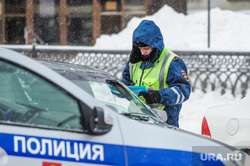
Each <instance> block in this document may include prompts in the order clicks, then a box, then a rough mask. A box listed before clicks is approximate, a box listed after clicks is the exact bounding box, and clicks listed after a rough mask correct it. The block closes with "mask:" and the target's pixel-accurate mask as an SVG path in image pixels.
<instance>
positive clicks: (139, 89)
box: [128, 86, 148, 95]
mask: <svg viewBox="0 0 250 166" xmlns="http://www.w3.org/2000/svg"><path fill="white" fill-rule="evenodd" d="M128 87H129V89H131V90H132V91H133V92H134V93H135V94H136V95H138V94H139V93H140V92H148V90H147V88H146V87H145V86H128Z"/></svg>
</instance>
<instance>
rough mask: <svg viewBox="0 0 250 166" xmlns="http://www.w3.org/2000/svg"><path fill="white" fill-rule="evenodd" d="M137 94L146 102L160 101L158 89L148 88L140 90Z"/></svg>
mask: <svg viewBox="0 0 250 166" xmlns="http://www.w3.org/2000/svg"><path fill="white" fill-rule="evenodd" d="M138 96H139V97H140V96H142V97H143V98H145V100H146V103H147V104H153V103H160V102H161V95H160V93H159V91H155V90H149V91H148V92H140V93H139V94H138Z"/></svg>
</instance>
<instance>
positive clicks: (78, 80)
mask: <svg viewBox="0 0 250 166" xmlns="http://www.w3.org/2000/svg"><path fill="white" fill-rule="evenodd" d="M53 66H54V65H53ZM50 67H51V66H50ZM51 68H52V69H53V70H55V71H56V72H58V73H60V74H61V75H63V76H64V77H66V78H68V79H69V80H71V81H72V82H74V83H75V84H76V85H78V86H80V87H81V88H82V89H84V90H85V91H87V92H88V93H89V94H90V95H92V96H93V97H94V98H95V99H96V100H98V101H100V102H101V103H103V104H104V105H106V106H108V107H109V108H111V109H112V110H114V111H116V112H118V113H120V114H123V115H129V117H131V115H147V116H149V117H151V118H155V119H157V120H156V121H159V118H158V117H157V116H156V115H155V114H154V113H153V112H152V110H151V108H150V107H149V106H147V105H146V104H144V103H143V102H142V101H141V100H140V99H139V98H138V96H137V95H136V94H135V93H133V92H132V91H131V90H130V89H129V88H128V87H127V86H126V85H124V84H123V83H122V82H121V81H118V80H116V79H115V78H114V77H112V76H111V75H110V74H108V73H105V72H102V71H100V72H99V71H96V70H92V69H80V67H79V68H78V67H76V66H74V69H73V68H69V67H63V68H55V66H54V67H51ZM140 117H141V116H140ZM140 117H139V119H140ZM136 118H138V116H136ZM142 119H143V118H142ZM155 119H154V120H155Z"/></svg>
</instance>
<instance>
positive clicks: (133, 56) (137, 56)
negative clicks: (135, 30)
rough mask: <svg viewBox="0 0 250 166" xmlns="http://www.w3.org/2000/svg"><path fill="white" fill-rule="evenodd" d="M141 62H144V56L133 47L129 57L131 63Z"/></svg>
mask: <svg viewBox="0 0 250 166" xmlns="http://www.w3.org/2000/svg"><path fill="white" fill-rule="evenodd" d="M141 60H142V55H141V51H140V49H139V48H138V47H136V46H134V45H133V48H132V51H131V53H130V57H129V62H130V63H133V64H134V63H137V62H139V61H141Z"/></svg>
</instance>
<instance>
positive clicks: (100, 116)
mask: <svg viewBox="0 0 250 166" xmlns="http://www.w3.org/2000/svg"><path fill="white" fill-rule="evenodd" d="M107 122H108V124H107ZM112 125H113V124H112V119H108V118H106V119H105V117H104V111H103V109H102V108H100V107H95V108H94V110H93V111H92V112H91V115H90V118H89V122H88V131H89V133H90V134H92V135H101V134H105V133H107V132H109V131H110V130H111V128H112Z"/></svg>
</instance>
